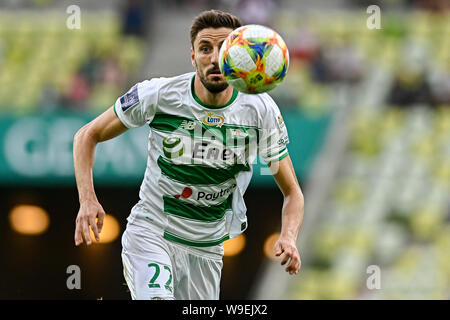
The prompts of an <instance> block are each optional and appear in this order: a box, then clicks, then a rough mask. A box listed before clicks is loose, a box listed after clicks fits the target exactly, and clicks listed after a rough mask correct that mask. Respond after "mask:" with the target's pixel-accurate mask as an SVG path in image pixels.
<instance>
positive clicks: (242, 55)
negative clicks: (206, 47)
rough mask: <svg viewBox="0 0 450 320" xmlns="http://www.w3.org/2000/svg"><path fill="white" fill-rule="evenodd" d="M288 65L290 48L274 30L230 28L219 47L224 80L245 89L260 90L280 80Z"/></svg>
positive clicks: (269, 87) (257, 26) (251, 26)
mask: <svg viewBox="0 0 450 320" xmlns="http://www.w3.org/2000/svg"><path fill="white" fill-rule="evenodd" d="M288 67H289V52H288V48H287V46H286V43H285V42H284V40H283V39H282V38H281V37H280V35H279V34H278V33H276V32H275V31H274V30H272V29H270V28H268V27H265V26H260V25H253V24H252V25H246V26H242V27H240V28H237V29H236V30H234V31H233V32H231V33H230V34H229V35H228V37H227V38H226V39H225V41H224V42H223V44H222V46H221V48H220V51H219V68H220V71H221V72H222V74H223V75H224V77H225V79H226V80H227V82H228V83H229V84H230V85H232V86H233V87H234V88H236V89H237V90H239V91H242V92H245V93H262V92H267V91H269V90H272V89H273V88H275V87H276V86H277V85H278V84H280V83H281V82H282V81H283V79H284V77H285V76H286V72H287V70H288Z"/></svg>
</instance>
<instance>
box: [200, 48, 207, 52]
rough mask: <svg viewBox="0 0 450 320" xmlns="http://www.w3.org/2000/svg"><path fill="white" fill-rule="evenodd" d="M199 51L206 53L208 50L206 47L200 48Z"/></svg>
mask: <svg viewBox="0 0 450 320" xmlns="http://www.w3.org/2000/svg"><path fill="white" fill-rule="evenodd" d="M200 51H201V52H208V51H209V48H208V47H201V48H200Z"/></svg>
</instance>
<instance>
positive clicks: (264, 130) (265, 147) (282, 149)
mask: <svg viewBox="0 0 450 320" xmlns="http://www.w3.org/2000/svg"><path fill="white" fill-rule="evenodd" d="M261 98H262V100H263V103H264V104H265V112H264V114H262V119H261V121H262V126H261V128H260V140H259V144H258V147H259V154H260V156H262V158H263V159H264V161H265V162H266V163H269V162H274V161H279V160H281V159H283V158H284V157H286V156H287V155H288V149H287V144H288V143H289V136H288V132H287V129H286V125H285V123H284V120H283V117H282V115H281V112H280V109H279V108H278V106H277V104H276V103H275V101H273V99H272V98H271V97H270V96H269V95H267V94H265V95H262V97H261Z"/></svg>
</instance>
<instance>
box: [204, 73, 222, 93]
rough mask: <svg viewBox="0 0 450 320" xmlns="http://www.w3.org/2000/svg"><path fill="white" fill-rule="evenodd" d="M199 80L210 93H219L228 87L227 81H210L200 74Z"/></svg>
mask: <svg viewBox="0 0 450 320" xmlns="http://www.w3.org/2000/svg"><path fill="white" fill-rule="evenodd" d="M200 81H201V82H202V83H203V85H204V86H205V88H206V89H208V91H209V92H211V93H219V92H222V91H223V90H225V89H226V88H228V82H226V81H223V82H220V83H212V82H209V81H208V80H206V77H204V76H201V75H200Z"/></svg>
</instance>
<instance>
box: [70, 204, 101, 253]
mask: <svg viewBox="0 0 450 320" xmlns="http://www.w3.org/2000/svg"><path fill="white" fill-rule="evenodd" d="M104 218H105V211H104V210H103V208H102V206H101V205H100V203H98V201H94V200H91V201H85V202H83V203H82V204H81V205H80V210H79V211H78V216H77V219H76V227H75V245H76V246H78V245H80V244H81V243H83V235H84V239H85V240H86V244H87V245H90V244H91V242H92V241H91V235H90V233H89V226H90V227H91V229H92V231H93V232H94V235H95V239H96V240H97V241H100V233H101V232H102V228H103V219H104ZM96 219H97V221H95V220H96Z"/></svg>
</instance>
